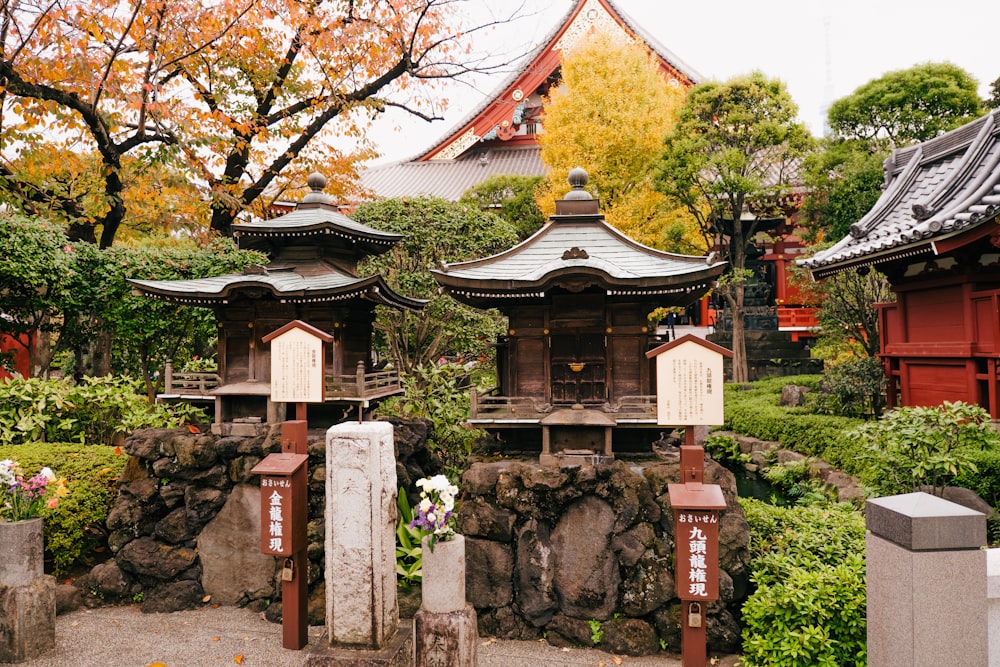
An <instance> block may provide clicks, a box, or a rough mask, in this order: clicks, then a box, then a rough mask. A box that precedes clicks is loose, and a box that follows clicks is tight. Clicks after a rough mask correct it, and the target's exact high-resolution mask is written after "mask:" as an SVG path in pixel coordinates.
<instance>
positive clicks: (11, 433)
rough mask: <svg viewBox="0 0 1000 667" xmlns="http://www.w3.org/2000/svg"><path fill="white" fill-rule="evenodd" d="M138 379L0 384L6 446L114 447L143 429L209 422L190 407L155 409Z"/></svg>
mask: <svg viewBox="0 0 1000 667" xmlns="http://www.w3.org/2000/svg"><path fill="white" fill-rule="evenodd" d="M140 391H141V386H140V384H139V382H138V381H137V380H132V379H129V378H123V377H111V376H108V377H102V378H84V380H83V382H82V383H81V384H73V383H72V382H69V381H66V380H46V379H42V378H29V379H22V378H13V379H10V380H6V381H4V382H0V444H22V443H30V442H38V441H42V442H78V443H81V444H83V443H89V444H105V445H109V444H112V443H113V442H114V439H115V437H116V436H117V435H118V434H122V433H129V432H131V431H133V430H135V429H137V428H145V427H156V428H173V427H177V426H181V425H183V424H185V423H189V422H203V421H205V420H206V419H207V418H206V416H205V414H204V412H203V411H202V410H200V409H199V408H196V407H193V406H191V405H189V404H165V403H158V404H156V405H152V406H151V405H150V404H149V403H148V401H147V400H146V398H145V395H144V394H141V393H139V392H140Z"/></svg>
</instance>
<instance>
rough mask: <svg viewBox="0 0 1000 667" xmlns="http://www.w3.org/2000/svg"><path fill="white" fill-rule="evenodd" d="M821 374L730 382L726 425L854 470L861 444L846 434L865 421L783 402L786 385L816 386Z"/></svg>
mask: <svg viewBox="0 0 1000 667" xmlns="http://www.w3.org/2000/svg"><path fill="white" fill-rule="evenodd" d="M821 378H822V376H820V375H798V376H792V377H783V378H765V379H763V380H759V381H757V382H755V383H754V384H753V385H735V384H731V385H727V386H726V403H725V411H726V414H725V417H726V423H725V425H724V427H725V428H727V429H729V430H731V431H735V432H737V433H740V434H742V435H746V436H750V437H753V438H759V439H761V440H773V441H775V442H779V443H781V446H782V447H783V448H785V449H791V450H793V451H796V452H799V453H801V454H805V455H806V456H816V457H819V458H821V459H823V460H824V461H826V462H827V463H829V464H830V465H833V466H835V467H837V468H840V469H841V470H843V471H845V472H847V473H850V474H854V472H856V468H857V465H858V458H857V449H856V448H857V446H856V445H855V444H853V443H850V442H848V441H847V440H846V439H845V438H843V437H842V436H843V434H844V433H846V432H848V431H850V430H852V429H854V428H857V427H858V426H860V425H861V424H863V423H864V421H863V420H861V419H854V418H850V417H835V416H830V415H817V414H813V413H810V412H809V411H808V410H807V409H804V408H786V407H782V406H781V405H780V401H781V388H782V387H783V386H785V385H787V384H797V385H802V386H807V387H810V388H815V387H816V386H817V385H818V384H819V381H820V379H821Z"/></svg>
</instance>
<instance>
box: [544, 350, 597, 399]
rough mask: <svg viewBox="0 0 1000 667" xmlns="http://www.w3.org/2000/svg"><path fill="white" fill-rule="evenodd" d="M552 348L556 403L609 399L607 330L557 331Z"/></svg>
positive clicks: (553, 397)
mask: <svg viewBox="0 0 1000 667" xmlns="http://www.w3.org/2000/svg"><path fill="white" fill-rule="evenodd" d="M551 345H552V347H551V349H550V351H549V358H550V364H551V365H550V372H551V377H552V402H553V403H570V404H572V403H604V402H606V401H607V399H608V390H607V361H606V351H605V345H606V342H605V337H604V334H572V335H554V336H552V338H551Z"/></svg>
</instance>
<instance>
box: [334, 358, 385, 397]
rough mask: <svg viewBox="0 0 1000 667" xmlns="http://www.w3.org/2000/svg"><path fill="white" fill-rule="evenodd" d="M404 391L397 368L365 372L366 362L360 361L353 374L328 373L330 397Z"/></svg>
mask: <svg viewBox="0 0 1000 667" xmlns="http://www.w3.org/2000/svg"><path fill="white" fill-rule="evenodd" d="M401 391H402V385H400V383H399V372H398V371H395V370H383V371H374V372H372V373H366V372H365V363H364V362H363V361H359V362H358V367H357V370H356V371H355V372H354V374H353V375H327V376H326V397H327V398H328V399H330V398H373V397H377V396H387V395H390V394H395V393H399V392H401Z"/></svg>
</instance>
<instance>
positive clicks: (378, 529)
mask: <svg viewBox="0 0 1000 667" xmlns="http://www.w3.org/2000/svg"><path fill="white" fill-rule="evenodd" d="M396 490H397V489H396V458H395V455H394V452H393V430H392V424H390V423H389V422H362V423H358V422H348V423H344V424H337V425H336V426H333V427H332V428H330V430H329V431H327V436H326V635H327V640H328V642H321V644H322V643H327V644H328V645H327V646H321V647H319V648H317V649H315V650H313V649H310V656H309V659H308V661H307V662H306V664H307V665H331V666H333V665H336V666H337V667H351V666H359V667H360V666H362V665H364V666H366V667H367V666H369V665H392V666H394V667H395V666H396V665H399V666H403V665H408V664H409V660H410V655H409V653H410V650H411V642H410V635H409V633H407V632H402V631H400V630H399V607H398V605H397V601H396V515H397V512H396Z"/></svg>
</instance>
